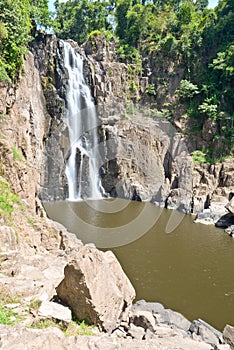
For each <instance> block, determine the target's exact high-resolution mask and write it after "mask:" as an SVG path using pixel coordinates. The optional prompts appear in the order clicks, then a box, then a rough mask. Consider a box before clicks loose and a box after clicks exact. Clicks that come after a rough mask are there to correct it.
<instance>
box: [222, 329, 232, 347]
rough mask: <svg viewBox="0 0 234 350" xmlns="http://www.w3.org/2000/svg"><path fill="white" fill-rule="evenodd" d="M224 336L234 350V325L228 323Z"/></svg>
mask: <svg viewBox="0 0 234 350" xmlns="http://www.w3.org/2000/svg"><path fill="white" fill-rule="evenodd" d="M223 338H224V340H225V341H226V342H227V343H228V344H229V345H230V347H231V350H234V327H232V326H229V325H228V324H227V325H226V326H225V328H224V331H223Z"/></svg>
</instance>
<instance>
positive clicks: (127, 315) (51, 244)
mask: <svg viewBox="0 0 234 350" xmlns="http://www.w3.org/2000/svg"><path fill="white" fill-rule="evenodd" d="M44 221H45V223H44V227H45V228H47V229H48V230H50V232H53V233H54V234H53V235H52V236H51V235H50V236H47V237H45V236H44V237H43V235H41V241H40V242H39V241H38V242H37V245H36V243H35V242H34V246H33V247H30V246H27V244H25V242H23V237H22V236H20V237H19V238H18V239H20V243H21V244H19V243H17V240H16V236H15V232H14V230H13V229H12V228H10V227H7V226H1V236H0V237H1V238H0V246H1V253H0V259H1V274H0V295H1V299H3V296H5V300H6V301H7V300H8V302H7V303H5V304H4V306H3V307H4V308H5V309H10V310H12V311H13V312H14V313H15V316H13V321H14V317H15V319H16V320H17V319H18V317H19V318H20V322H16V324H15V325H14V326H7V325H1V326H0V340H1V341H0V344H1V345H0V348H1V349H17V350H21V349H22V350H25V349H30V350H31V349H32V346H33V348H34V349H42V348H43V349H48V350H49V349H51V350H52V349H55V348H56V349H61V350H62V349H64V350H65V349H82V350H83V349H100V350H103V349H107V350H111V349H121V350H125V349H126V350H127V349H133V348H134V349H142V348H146V349H158V350H166V349H168V350H169V349H171V350H172V349H173V350H176V349H178V350H179V349H184V350H190V349H191V350H193V349H194V350H200V349H201V350H203V349H204V350H205V349H207V350H222V349H224V350H228V349H233V348H234V342H233V336H234V327H231V326H226V328H225V330H224V333H223V334H222V333H221V332H219V331H217V330H215V329H214V328H213V327H211V326H210V325H208V324H207V323H206V322H204V321H202V320H195V321H193V322H190V321H189V320H187V319H186V318H185V317H184V316H183V315H181V314H179V313H178V312H175V311H172V310H170V309H165V308H164V306H163V305H162V304H160V303H157V302H155V303H152V302H150V303H147V302H146V301H144V300H142V301H138V302H136V303H134V304H132V301H133V299H134V297H135V291H134V289H133V287H132V285H131V283H130V281H129V280H128V278H127V276H126V275H125V273H124V272H123V270H122V268H121V266H120V265H119V263H118V261H117V260H116V258H115V256H114V255H113V253H111V252H106V253H103V252H101V251H99V250H98V249H96V248H95V247H94V246H93V245H92V244H89V245H83V244H82V242H81V241H79V240H78V239H77V238H76V237H75V236H74V235H73V234H70V233H68V232H67V231H66V230H65V229H64V228H63V227H62V226H61V225H59V224H57V223H54V222H51V221H50V220H48V219H44ZM32 231H34V234H36V233H37V234H38V231H37V230H35V229H34V230H32ZM32 233H33V232H32ZM26 248H27V251H26ZM64 268H65V277H64ZM95 276H96V278H95ZM9 300H15V301H14V302H13V301H11V302H9ZM16 300H17V302H16ZM74 315H75V316H76V319H80V321H81V320H83V319H86V320H88V321H89V323H91V324H94V325H95V328H91V334H92V335H89V336H88V335H79V333H78V331H79V327H80V326H79V325H78V324H75V323H74V322H73V321H72V317H73V318H74ZM45 320H47V321H51V322H53V324H52V326H53V327H51V326H50V327H49V328H46V329H44V330H40V329H37V327H39V324H40V322H42V321H45ZM72 327H73V329H72ZM68 329H70V334H72V335H70V334H69V332H68V333H66V332H64V330H68ZM71 329H72V331H71ZM67 334H69V335H67ZM16 342H17V344H16ZM229 344H230V345H229Z"/></svg>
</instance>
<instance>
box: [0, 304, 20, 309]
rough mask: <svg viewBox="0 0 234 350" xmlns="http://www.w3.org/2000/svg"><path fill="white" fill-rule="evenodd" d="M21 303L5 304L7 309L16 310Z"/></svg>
mask: <svg viewBox="0 0 234 350" xmlns="http://www.w3.org/2000/svg"><path fill="white" fill-rule="evenodd" d="M20 305H21V304H20V303H12V304H5V305H4V307H5V308H7V309H16V308H18V307H19V306H20Z"/></svg>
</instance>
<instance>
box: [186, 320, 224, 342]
mask: <svg viewBox="0 0 234 350" xmlns="http://www.w3.org/2000/svg"><path fill="white" fill-rule="evenodd" d="M190 331H191V332H193V333H195V334H197V335H199V336H200V337H201V339H202V340H203V341H205V342H206V343H208V344H210V345H213V346H215V345H218V344H219V343H220V342H221V341H222V333H221V332H219V331H218V330H217V329H215V328H214V327H212V326H211V325H209V324H208V323H207V322H205V321H203V320H201V319H198V320H195V321H193V322H192V324H191V326H190Z"/></svg>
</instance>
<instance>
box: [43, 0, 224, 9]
mask: <svg viewBox="0 0 234 350" xmlns="http://www.w3.org/2000/svg"><path fill="white" fill-rule="evenodd" d="M60 1H61V0H60ZM63 1H65V0H63ZM53 3H54V0H49V9H50V11H53V10H54V5H53ZM217 4H218V0H209V7H210V8H214V7H215V6H216V5H217Z"/></svg>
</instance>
